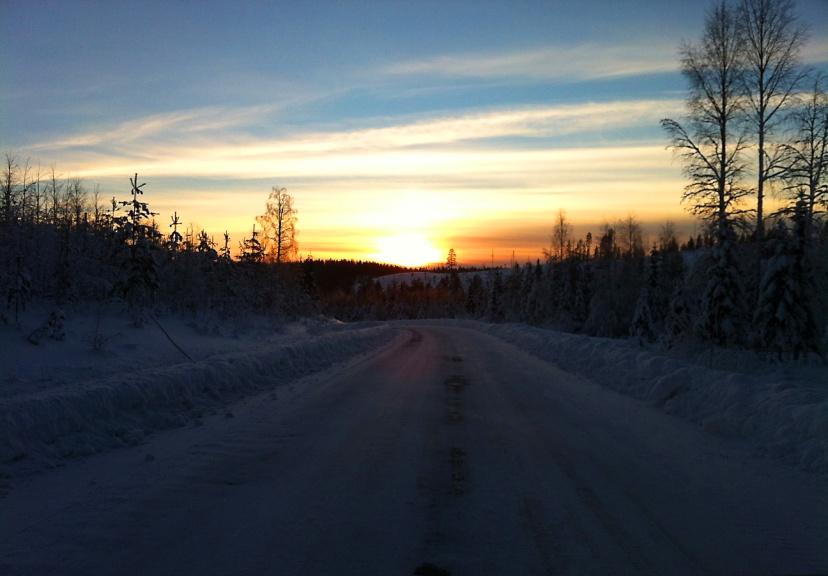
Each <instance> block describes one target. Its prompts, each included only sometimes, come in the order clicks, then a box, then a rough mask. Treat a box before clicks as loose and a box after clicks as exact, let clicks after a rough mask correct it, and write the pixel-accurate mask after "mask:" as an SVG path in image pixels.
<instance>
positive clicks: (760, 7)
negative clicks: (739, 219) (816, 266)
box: [738, 0, 805, 239]
mask: <svg viewBox="0 0 828 576" xmlns="http://www.w3.org/2000/svg"><path fill="white" fill-rule="evenodd" d="M738 32H739V42H740V45H741V47H742V51H743V59H744V73H743V75H742V80H743V82H744V92H745V96H746V101H747V106H746V116H747V118H748V119H749V121H750V124H751V125H752V128H753V133H754V135H755V137H756V153H757V164H756V166H757V168H756V237H757V238H759V239H761V238H762V237H763V236H764V232H765V220H764V212H765V209H764V202H765V196H766V195H767V190H766V184H769V183H770V182H772V181H773V180H774V179H777V178H779V177H780V176H781V175H782V174H783V172H784V169H785V163H784V154H783V151H784V148H783V146H782V144H781V143H779V144H774V143H773V142H772V141H771V138H772V137H773V134H774V132H775V129H776V128H777V127H778V126H779V124H780V123H781V122H782V120H783V114H782V112H783V111H784V110H785V108H786V107H787V106H788V105H789V104H790V103H791V101H792V100H793V97H794V93H795V91H796V89H797V86H798V85H799V83H800V81H801V80H802V77H803V74H804V73H803V71H802V69H801V67H800V65H799V51H800V49H801V47H802V44H803V42H804V40H805V32H804V28H803V27H802V26H801V25H799V24H798V23H797V20H796V16H795V14H794V8H793V2H792V0H741V3H740V5H739V9H738Z"/></svg>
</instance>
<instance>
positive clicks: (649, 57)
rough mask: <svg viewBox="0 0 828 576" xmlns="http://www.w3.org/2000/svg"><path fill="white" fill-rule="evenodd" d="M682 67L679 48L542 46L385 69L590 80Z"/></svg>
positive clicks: (408, 72) (446, 57)
mask: <svg viewBox="0 0 828 576" xmlns="http://www.w3.org/2000/svg"><path fill="white" fill-rule="evenodd" d="M677 69H678V58H677V56H676V46H671V45H657V46H654V45H652V44H646V45H645V44H641V45H601V44H582V45H580V46H575V47H571V46H542V47H537V48H531V49H527V50H520V51H512V52H496V53H495V52H493V53H488V54H480V53H476V54H457V55H444V56H437V57H434V58H428V59H423V60H411V61H406V62H400V63H397V64H392V65H390V66H387V67H385V68H384V69H383V70H382V71H383V72H384V73H386V74H390V75H436V76H451V77H470V78H521V77H524V78H529V79H535V80H556V79H566V80H592V79H598V78H613V77H621V76H638V75H644V74H654V73H659V72H671V71H675V70H677Z"/></svg>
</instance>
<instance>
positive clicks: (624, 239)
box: [616, 214, 644, 255]
mask: <svg viewBox="0 0 828 576" xmlns="http://www.w3.org/2000/svg"><path fill="white" fill-rule="evenodd" d="M616 230H617V238H618V243H619V244H620V245H621V251H622V252H623V253H624V254H629V255H633V254H636V253H641V254H643V253H644V234H643V232H642V230H641V224H639V223H638V220H637V219H636V217H635V216H633V215H632V214H628V215H627V217H626V218H624V219H622V220H619V221H618V223H617V224H616Z"/></svg>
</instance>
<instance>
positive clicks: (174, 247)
mask: <svg viewBox="0 0 828 576" xmlns="http://www.w3.org/2000/svg"><path fill="white" fill-rule="evenodd" d="M180 225H181V220H179V218H178V212H173V215H172V216H171V217H170V228H172V232H170V236H169V238H168V239H167V250H168V251H169V252H171V253H172V254H175V253H176V252H178V250H179V248H180V247H181V242H182V241H183V240H184V237H183V236H182V235H181V232H179V231H178V227H179V226H180Z"/></svg>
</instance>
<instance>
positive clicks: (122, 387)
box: [0, 309, 392, 471]
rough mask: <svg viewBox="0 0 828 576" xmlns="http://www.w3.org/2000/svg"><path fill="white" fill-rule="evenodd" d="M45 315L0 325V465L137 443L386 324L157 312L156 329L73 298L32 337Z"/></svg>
mask: <svg viewBox="0 0 828 576" xmlns="http://www.w3.org/2000/svg"><path fill="white" fill-rule="evenodd" d="M48 315H49V311H48V310H47V309H41V310H37V309H35V310H32V311H30V312H29V313H28V314H26V315H25V316H24V317H23V318H22V319H21V327H19V328H13V327H10V326H4V327H2V328H0V466H2V465H3V464H6V465H10V464H13V465H14V467H15V469H16V470H20V471H31V470H37V469H40V468H42V467H44V466H49V465H53V464H55V463H58V462H60V461H61V460H63V459H65V458H69V457H74V456H79V455H86V454H91V453H96V452H100V451H102V450H105V449H107V448H112V447H117V446H123V445H131V444H136V443H140V442H142V441H143V439H144V437H145V436H146V435H147V434H148V433H150V432H152V431H154V430H158V429H163V428H169V427H174V426H180V425H184V424H186V423H188V422H192V421H197V420H198V419H199V418H200V417H201V416H203V415H204V414H207V413H211V412H212V413H215V411H217V410H224V409H225V407H226V406H227V405H228V404H230V403H231V402H232V401H234V400H237V399H239V398H241V397H243V396H245V395H248V394H250V393H252V392H257V391H262V390H266V389H270V388H273V387H275V386H277V385H279V384H282V383H284V382H287V381H289V380H291V379H295V378H298V377H301V376H304V375H306V374H309V373H311V372H314V371H317V370H323V369H325V368H327V367H329V366H331V365H332V364H334V363H336V362H340V361H343V360H346V359H348V358H350V357H351V356H353V355H355V354H358V353H360V352H362V351H365V350H368V349H370V348H373V347H375V346H377V345H378V344H380V343H382V342H383V341H387V340H389V339H391V338H392V336H391V332H392V330H391V329H390V328H389V327H387V326H385V327H383V326H376V325H370V324H356V325H348V326H346V325H343V324H340V323H336V322H330V321H326V320H321V319H320V320H314V321H303V322H296V323H289V324H276V323H273V322H269V321H267V320H265V319H262V318H246V319H236V320H232V321H226V322H223V323H222V322H219V321H217V319H215V318H210V319H202V320H184V319H181V318H177V317H166V318H160V319H158V322H159V324H160V325H161V326H162V327H163V331H162V330H161V328H159V327H158V325H156V324H155V323H154V322H152V321H150V322H148V323H146V324H145V325H144V326H143V327H141V328H136V327H135V326H134V325H133V324H132V323H131V322H130V321H129V319H128V318H126V317H125V316H124V315H123V314H120V313H117V312H116V311H114V310H111V309H110V310H104V311H100V310H97V309H91V310H90V309H83V310H72V311H65V312H64V315H65V321H64V333H65V335H64V336H63V338H62V340H53V339H50V338H48V337H44V338H42V339H39V342H38V343H37V344H35V343H33V342H32V341H31V340H30V339H29V337H28V336H29V335H30V334H31V333H32V331H33V330H35V329H36V328H37V327H38V326H39V325H40V324H42V322H43V320H44V319H45V318H47V317H48ZM164 332H166V333H167V334H164ZM167 335H169V338H168V336H167ZM170 338H171V339H172V342H171V341H170ZM96 342H97V344H96ZM173 342H174V343H175V344H173ZM176 345H177V346H178V347H180V348H181V350H183V352H182V351H181V350H179V349H178V348H177V347H176Z"/></svg>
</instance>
